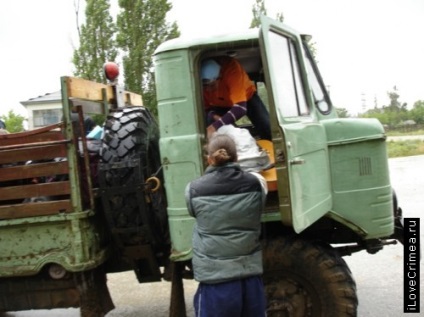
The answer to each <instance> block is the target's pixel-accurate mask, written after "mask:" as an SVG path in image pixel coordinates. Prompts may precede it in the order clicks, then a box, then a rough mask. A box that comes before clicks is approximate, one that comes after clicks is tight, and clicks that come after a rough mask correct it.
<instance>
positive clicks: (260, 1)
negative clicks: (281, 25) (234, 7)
mask: <svg viewBox="0 0 424 317" xmlns="http://www.w3.org/2000/svg"><path fill="white" fill-rule="evenodd" d="M252 14H253V18H252V22H250V28H251V29H253V28H257V27H259V26H260V25H261V15H267V11H266V7H265V0H255V3H254V4H253V7H252ZM276 20H277V21H280V22H283V21H284V15H283V13H281V12H279V13H277V17H276Z"/></svg>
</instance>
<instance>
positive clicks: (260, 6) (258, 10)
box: [250, 0, 267, 29]
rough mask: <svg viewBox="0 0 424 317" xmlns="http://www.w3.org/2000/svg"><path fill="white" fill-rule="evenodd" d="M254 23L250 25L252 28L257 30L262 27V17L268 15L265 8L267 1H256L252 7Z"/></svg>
mask: <svg viewBox="0 0 424 317" xmlns="http://www.w3.org/2000/svg"><path fill="white" fill-rule="evenodd" d="M252 14H253V18H252V22H251V23H250V28H251V29H253V28H257V27H259V26H260V25H261V20H260V18H261V15H267V13H266V8H265V0H255V4H254V5H253V7H252Z"/></svg>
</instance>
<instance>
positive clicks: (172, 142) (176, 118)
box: [155, 50, 204, 260]
mask: <svg viewBox="0 0 424 317" xmlns="http://www.w3.org/2000/svg"><path fill="white" fill-rule="evenodd" d="M193 64H194V62H193V61H192V60H191V57H190V55H189V51H188V50H179V51H169V52H165V53H162V54H159V55H156V56H155V67H156V69H155V71H156V81H157V84H156V89H157V98H158V99H157V100H158V112H159V118H160V120H159V128H160V136H161V137H160V143H159V145H160V152H161V160H162V164H163V171H164V178H165V186H166V194H167V202H168V207H167V208H168V209H167V210H168V219H169V227H170V235H171V240H172V248H173V250H172V255H171V258H173V259H180V260H183V259H186V258H187V257H190V256H191V253H190V251H191V236H192V229H193V225H194V219H193V218H192V217H191V216H189V214H188V211H187V207H186V203H185V198H184V190H185V187H186V185H187V184H188V183H189V182H190V181H191V180H193V179H195V178H197V177H199V176H200V175H202V173H203V170H204V165H203V164H204V162H203V157H202V153H203V151H202V142H204V134H201V133H199V131H200V129H201V128H200V127H202V130H203V129H204V126H203V122H201V121H200V120H201V119H200V117H201V116H202V115H203V113H201V111H202V107H198V105H199V104H201V103H200V99H199V98H200V94H196V89H197V91H199V90H198V89H199V88H198V87H197V86H196V85H198V83H197V82H196V81H195V75H194V74H193V69H192V65H193Z"/></svg>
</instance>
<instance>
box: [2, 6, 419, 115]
mask: <svg viewBox="0 0 424 317" xmlns="http://www.w3.org/2000/svg"><path fill="white" fill-rule="evenodd" d="M169 1H170V2H171V3H172V5H173V8H172V10H171V11H170V13H169V15H168V18H169V21H170V22H172V21H176V22H177V23H178V26H179V28H180V31H181V35H182V36H184V37H191V36H195V37H198V36H203V35H209V34H211V35H212V34H223V33H228V32H232V31H240V30H243V29H247V28H248V27H249V26H250V22H251V20H252V6H253V4H254V2H255V0H169ZM77 2H78V0H54V1H53V0H13V1H12V0H9V1H1V2H0V47H1V49H0V62H1V63H2V75H1V76H0V115H3V114H7V113H8V111H9V110H14V111H15V113H18V114H21V115H23V116H26V112H25V108H24V107H23V106H21V105H20V102H21V101H26V100H28V99H30V98H34V97H38V96H40V95H44V94H46V93H51V92H54V91H57V90H59V89H60V77H61V76H71V75H72V71H73V66H72V62H71V61H72V54H73V51H74V49H75V48H76V47H78V37H77V35H76V34H77V32H76V30H77V29H76V15H75V9H74V4H75V3H77ZM80 2H82V3H83V2H84V1H83V0H80ZM110 3H111V5H112V6H115V7H116V3H117V0H110ZM265 5H266V9H267V13H268V16H270V17H271V18H275V17H276V15H277V13H283V15H284V23H285V24H287V25H289V26H290V27H292V28H294V29H296V30H298V31H299V32H301V33H305V34H310V35H312V38H313V41H314V42H315V47H316V49H317V60H318V67H319V68H320V71H321V74H322V76H323V78H324V82H325V84H326V85H327V86H328V88H329V90H330V95H331V98H332V100H333V104H334V105H335V106H336V107H339V108H346V109H347V110H348V112H349V113H350V114H351V115H356V114H357V113H359V112H363V110H364V109H365V110H367V109H370V108H373V107H374V105H375V104H377V106H379V107H381V106H383V105H387V104H388V103H389V99H388V96H387V92H388V91H391V90H392V89H393V87H394V86H396V88H397V89H398V94H399V95H400V98H399V101H401V102H406V103H407V104H408V107H409V108H411V107H412V105H413V104H414V102H416V101H418V100H424V36H423V35H424V0H372V1H371V0H265ZM80 15H83V12H80Z"/></svg>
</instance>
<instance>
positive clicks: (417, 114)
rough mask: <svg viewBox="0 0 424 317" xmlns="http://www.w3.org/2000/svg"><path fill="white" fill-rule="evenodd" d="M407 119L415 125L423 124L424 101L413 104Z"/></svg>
mask: <svg viewBox="0 0 424 317" xmlns="http://www.w3.org/2000/svg"><path fill="white" fill-rule="evenodd" d="M409 118H410V119H411V120H414V121H415V122H416V123H417V124H424V100H418V101H416V102H415V103H414V107H413V108H412V110H411V111H410V116H409Z"/></svg>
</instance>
